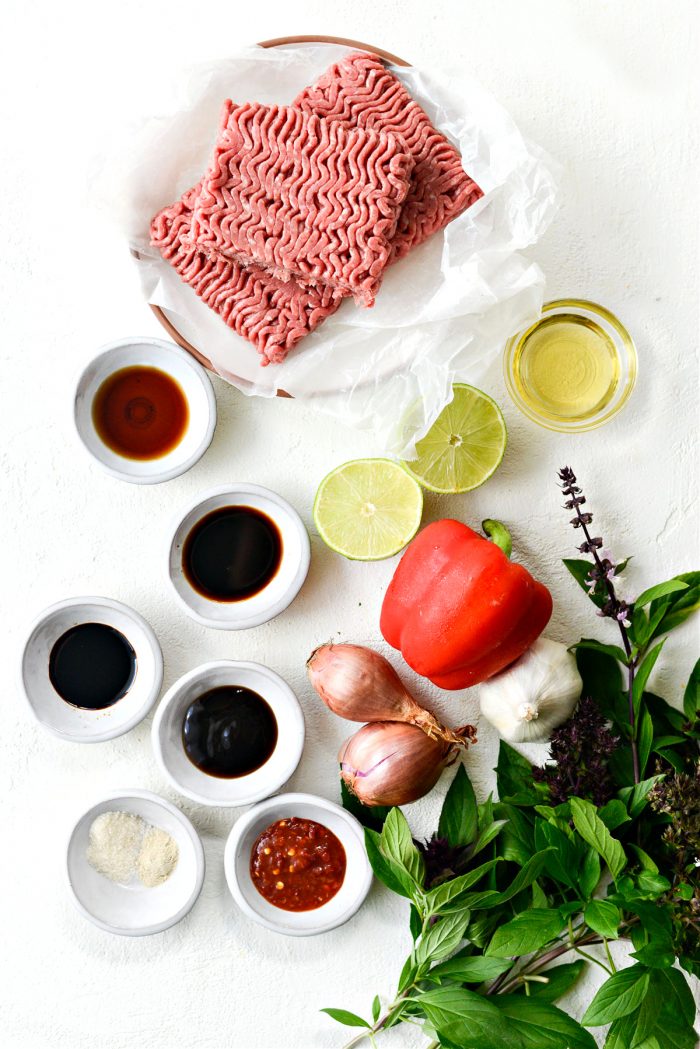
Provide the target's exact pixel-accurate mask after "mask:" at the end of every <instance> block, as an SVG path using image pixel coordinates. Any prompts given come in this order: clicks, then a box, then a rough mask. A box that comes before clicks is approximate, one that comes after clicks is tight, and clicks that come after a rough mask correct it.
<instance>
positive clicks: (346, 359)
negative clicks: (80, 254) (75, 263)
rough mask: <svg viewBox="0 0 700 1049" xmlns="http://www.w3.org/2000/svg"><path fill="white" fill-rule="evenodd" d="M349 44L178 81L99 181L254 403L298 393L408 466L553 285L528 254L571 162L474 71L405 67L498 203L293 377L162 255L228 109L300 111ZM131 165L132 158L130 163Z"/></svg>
mask: <svg viewBox="0 0 700 1049" xmlns="http://www.w3.org/2000/svg"><path fill="white" fill-rule="evenodd" d="M346 53H348V48H346V47H338V46H336V45H327V44H322V45H316V44H314V45H304V46H297V47H293V48H292V47H289V48H274V49H270V50H266V49H263V48H259V47H252V48H247V49H245V50H243V51H241V52H240V53H239V54H237V55H236V56H235V57H232V58H231V59H229V60H227V61H223V62H222V61H219V62H216V63H212V64H211V65H207V66H200V67H197V68H195V69H194V70H192V71H190V73H189V74H188V75H187V76H186V77H184V78H183V77H182V74H181V73H180V75H179V77H178V86H177V89H176V87H175V85H174V88H173V106H172V110H171V112H169V113H166V114H164V115H161V116H158V117H154V118H152V119H149V120H147V121H146V122H145V123H144V124H143V125H142V126H141V127H140V128H138V129H137V130H136V132H135V133H134V134H132V135H131V136H130V142H129V143H128V146H126V147H125V146H124V144H120V148H119V149H118V151H117V150H115V156H114V157H112V158H110V160H109V162H108V163H107V164H105V166H104V172H103V174H102V176H101V177H100V178H99V179H98V183H97V196H98V198H99V199H98V203H101V204H102V206H103V207H105V208H106V209H107V210H109V212H110V214H111V216H112V217H113V218H114V219H116V221H117V223H118V224H119V227H120V229H121V230H122V231H123V233H124V235H125V237H126V238H127V239H128V242H129V245H130V246H131V248H132V249H134V250H135V251H136V252H138V255H139V256H140V258H139V259H137V260H136V265H137V266H138V267H139V271H140V276H141V282H142V286H143V291H144V294H145V295H146V297H147V299H148V301H149V302H152V303H156V304H158V305H159V306H161V307H162V308H163V309H165V310H166V311H167V313H168V314H169V316H170V318H171V320H173V322H174V323H175V325H176V327H177V328H178V330H179V331H180V332H181V333H182V334H183V335H184V336H185V337H186V338H187V339H188V340H189V341H190V342H191V343H192V344H193V345H195V346H196V347H197V348H198V349H199V350H200V351H201V352H202V353H204V354H205V355H206V356H207V357H208V358H209V359H210V360H211V361H212V363H213V365H214V366H215V368H216V370H217V371H218V372H219V373H220V374H221V375H222V376H223V377H224V378H225V379H227V380H228V381H229V382H231V383H233V384H234V385H235V386H237V387H238V388H239V389H240V390H242V391H243V392H244V393H246V394H251V395H257V396H268V397H269V396H274V395H275V394H276V393H277V391H278V390H280V389H282V390H286V391H287V392H288V393H290V394H292V395H293V396H294V397H297V398H304V399H307V400H310V401H311V402H312V403H313V404H314V405H315V406H316V407H318V409H319V410H322V411H325V412H329V413H331V414H333V415H334V416H335V417H337V418H338V419H340V420H342V421H344V422H345V423H347V424H350V425H353V426H357V427H361V428H366V429H371V430H372V431H373V432H374V434H375V436H376V441H377V446H378V451H380V450H381V451H385V452H389V453H393V454H399V455H402V456H404V457H410V456H411V455H412V454H414V451H413V446H414V442H415V440H416V439H417V438H418V437H420V436H421V435H422V434H423V433H424V432H425V431H426V429H427V428H428V426H429V425H430V424H431V422H432V421H433V420H434V419H435V417H436V416H437V415H438V413H439V412H440V410H441V409H442V408H443V407H444V405H445V404H446V403H447V402H448V401H449V399H450V396H451V385H452V383H453V382H455V381H462V382H470V383H472V384H475V385H477V386H478V385H479V382H480V380H481V378H482V376H483V375H484V373H485V371H486V369H487V368H488V366H489V364H490V363H491V362H492V361H493V359H494V357H495V356H496V355H498V354H499V353H500V352H501V351H502V348H503V345H504V343H505V341H506V339H507V338H508V336H509V335H511V334H513V333H514V332H516V331H518V330H519V329H522V328H523V327H525V326H527V325H528V324H530V323H531V322H532V321H533V320H534V319H535V318H536V317H537V315H538V313H539V310H540V307H541V305H542V297H543V290H544V278H543V276H542V273H541V271H540V270H539V268H538V267H537V266H536V265H535V264H534V263H533V262H531V261H530V260H528V259H527V258H526V257H525V256H524V255H523V254H521V250H522V249H524V248H526V247H527V246H528V245H530V244H533V243H534V242H535V241H536V240H537V239H538V237H539V236H540V235H541V234H542V232H543V231H544V230H545V229H546V227H547V225H548V223H549V221H550V220H551V218H552V215H553V213H554V210H555V198H556V185H555V182H556V172H557V165H556V164H555V163H554V162H553V161H552V160H551V159H550V158H548V157H546V156H545V155H544V154H543V153H542V152H541V151H540V150H539V149H537V148H536V147H534V146H532V145H531V144H528V143H527V142H526V141H525V140H524V139H523V137H522V135H521V134H520V132H519V131H518V129H517V128H516V127H515V125H514V123H513V121H512V120H511V119H510V117H509V116H508V114H507V113H506V112H505V111H504V110H503V108H502V107H501V106H500V105H499V104H498V103H497V102H496V101H495V100H494V99H493V98H492V97H491V96H490V95H489V94H488V92H486V91H485V90H484V89H483V88H482V87H481V86H480V85H479V84H478V83H476V82H475V81H474V80H473V79H471V78H469V77H468V76H466V75H461V74H458V75H452V74H451V75H450V76H449V77H447V76H445V74H444V73H442V74H441V73H438V72H437V71H430V70H420V69H416V68H413V67H412V68H408V69H404V68H400V67H395V68H394V70H393V71H394V72H395V73H396V74H397V75H398V76H399V77H400V78H401V80H402V81H403V82H404V83H405V85H406V87H407V88H408V89H409V91H410V92H411V94H412V95H413V97H414V98H416V99H417V100H418V102H420V104H421V105H422V106H423V108H424V109H425V110H426V112H427V113H428V115H429V116H430V118H431V120H432V121H433V123H434V124H435V125H436V127H438V128H439V129H440V130H441V131H442V132H443V133H444V134H445V135H447V137H448V138H450V139H451V140H452V141H453V142H454V143H455V144H456V145H457V146H458V147H459V149H460V151H461V153H462V156H463V160H464V167H465V170H466V171H468V172H469V174H470V175H471V176H472V177H473V178H474V179H475V180H476V182H477V183H478V184H479V186H480V187H481V188H482V189H483V191H484V196H483V198H482V199H481V200H479V201H478V202H477V203H476V204H475V205H474V206H473V207H471V208H469V210H468V211H467V212H465V214H464V215H462V216H460V217H459V218H458V219H456V220H455V221H454V222H452V223H450V225H449V226H448V227H447V228H446V229H445V230H444V231H443V232H442V233H439V234H436V235H435V236H434V237H432V238H431V239H430V240H429V241H427V242H425V243H424V244H422V245H420V246H419V247H418V248H416V249H415V250H414V251H413V252H411V254H410V255H409V256H408V257H407V258H405V259H402V260H401V261H400V262H398V263H397V264H396V265H394V266H393V267H391V268H390V269H389V270H388V271H387V273H386V276H385V278H384V282H383V285H382V288H381V291H380V293H379V296H378V298H377V302H376V305H375V306H374V307H373V308H371V309H363V308H361V307H358V306H356V305H355V304H354V303H353V302H352V301H351V300H348V301H346V302H344V303H343V305H342V306H341V308H340V310H339V311H338V312H337V313H336V314H335V315H334V316H332V317H330V318H329V319H328V320H327V321H326V322H325V323H324V324H323V325H321V327H320V328H319V329H318V330H317V331H316V332H314V333H313V334H312V335H310V336H308V337H307V338H306V339H304V340H303V341H302V342H301V343H300V344H299V345H298V347H297V348H296V349H295V350H294V351H293V352H292V353H291V354H290V356H289V358H288V359H287V360H286V361H285V362H284V364H282V365H270V366H268V367H266V368H262V367H261V366H260V364H259V363H258V362H259V357H258V354H257V353H256V352H255V350H254V348H253V347H252V346H251V345H250V344H249V343H248V342H246V340H244V339H243V338H241V337H240V336H238V335H237V334H236V333H235V332H233V331H232V330H231V329H230V328H228V327H227V325H226V324H224V322H223V321H222V320H221V319H220V318H219V317H218V316H217V315H216V314H215V313H214V312H213V311H212V310H210V309H209V308H208V307H207V306H205V305H204V303H202V302H201V301H200V300H199V299H198V298H197V296H196V295H195V293H194V292H193V291H192V289H191V288H189V287H187V286H186V285H185V284H183V283H182V281H181V280H180V278H179V277H178V275H177V274H176V273H175V271H174V270H172V269H171V268H170V267H169V266H168V265H167V264H166V263H165V262H163V260H162V259H161V257H160V255H159V254H158V253H157V252H156V251H155V250H154V249H152V248H150V247H149V244H148V228H149V223H150V220H151V217H152V216H153V215H154V214H155V212H156V211H158V210H159V209H160V208H161V207H163V206H165V205H166V204H169V203H171V202H172V201H174V200H176V199H177V198H178V197H179V196H180V195H181V194H182V193H183V192H184V191H185V190H186V189H188V188H189V187H190V186H192V185H194V183H195V182H196V181H197V180H198V179H199V178H200V177H201V175H202V174H203V172H204V170H205V168H206V166H207V163H208V159H209V154H210V152H211V149H212V146H213V142H214V137H215V133H216V128H217V123H218V116H219V109H220V106H221V103H222V102H223V100H224V99H226V98H232V99H233V100H234V101H237V102H243V101H248V100H253V101H259V102H264V103H272V102H277V103H281V104H284V103H290V102H291V101H292V100H293V99H294V97H295V96H296V95H297V94H298V92H299V91H300V90H301V89H302V88H303V87H304V86H305V85H306V84H309V83H311V82H312V81H313V80H315V79H316V78H317V77H318V76H319V75H320V74H321V73H322V72H323V71H324V70H325V69H326V68H327V67H328V66H329V65H330V64H331V63H332V62H334V61H336V60H337V59H338V58H339V57H341V56H342V55H343V54H346ZM120 157H121V158H125V157H128V158H129V159H128V160H126V161H125V160H123V159H119V158H120Z"/></svg>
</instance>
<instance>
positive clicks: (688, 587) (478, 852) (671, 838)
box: [325, 468, 700, 1049]
mask: <svg viewBox="0 0 700 1049" xmlns="http://www.w3.org/2000/svg"><path fill="white" fill-rule="evenodd" d="M560 480H561V483H562V485H563V486H564V490H565V495H566V498H567V504H569V503H570V502H571V501H572V500H573V501H574V505H573V506H569V505H567V509H574V511H575V515H576V516H575V519H574V520H575V521H578V522H579V523H578V525H576V527H578V528H580V529H582V530H583V534H584V535H585V541H584V543H583V544H582V549H581V552H583V553H588V554H589V555H591V556H592V559H593V563H591V561H582V560H581V561H579V560H576V561H566V562H565V564H566V565H567V568H568V569H569V570H570V571H571V573H572V574H573V575H574V577H575V578H576V579H577V581H578V582H579V583H580V584H581V586H582V587H583V588H584V589H585V590H586V591H587V592H588V594H589V596H590V598H591V600H592V601H593V603H594V604H595V605H596V607H597V610H598V612H599V613H601V614H602V615H603V616H604V617H605V618H609V619H611V620H614V621H615V624H616V629H617V631H618V632H619V634H620V638H621V641H622V647H618V646H614V645H607V644H602V643H600V642H598V641H594V640H590V639H584V640H582V641H581V642H580V643H579V644H578V645H577V646H575V648H576V657H577V663H578V667H579V671H580V673H581V677H582V680H583V691H582V698H583V701H582V702H581V703H580V704H579V708H578V709H577V711H576V712H575V713H574V715H573V717H572V718H571V720H570V721H569V722H568V723H566V724H565V725H563V726H561V728H560V729H559V730H558V732H557V734H556V737H555V738H554V741H553V746H552V754H551V759H552V760H551V762H550V763H549V764H548V765H547V766H546V767H545V770H544V771H543V770H539V769H533V768H532V767H531V765H530V763H529V762H528V761H527V760H526V759H525V758H524V757H523V756H522V755H520V754H519V753H518V752H517V751H516V750H514V749H513V748H512V747H510V746H509V745H508V744H506V743H505V742H503V741H502V742H501V745H500V751H499V756H498V764H497V768H496V783H497V792H498V800H497V801H495V800H494V799H493V798H492V797H489V798H488V799H487V800H486V801H485V802H482V803H479V802H478V801H477V798H476V797H475V794H474V790H473V788H472V785H471V783H470V780H469V777H468V776H467V773H466V771H465V769H464V767H463V766H460V767H459V768H458V769H457V772H456V774H455V776H454V778H453V780H452V783H451V785H450V788H449V790H448V792H447V795H446V797H445V801H444V804H443V807H442V811H441V814H440V818H439V823H438V827H437V830H436V833H435V835H433V837H432V838H431V840H430V841H429V842H427V843H425V844H423V845H421V844H420V843H418V842H416V841H414V839H413V837H412V834H411V831H410V828H409V825H408V822H407V820H406V818H405V816H404V815H403V813H402V812H401V811H400V810H399V809H391V810H390V811H388V812H387V811H386V810H368V809H364V808H363V807H362V806H360V805H359V803H358V802H357V799H354V798H352V797H350V796H348V795H347V794H345V795H344V803H345V804H346V806H347V807H348V808H350V809H351V810H352V811H354V812H355V814H356V815H358V816H359V817H360V818H361V819H362V821H363V822H364V824H365V840H366V847H367V854H368V857H369V860H370V863H371V865H372V868H373V870H374V873H375V875H376V877H377V878H378V879H379V880H380V881H381V882H383V883H384V885H386V886H387V887H388V888H389V889H390V890H392V892H394V893H396V894H397V895H399V896H402V897H404V898H405V899H406V900H407V901H408V902H409V931H410V938H411V941H412V946H411V949H410V953H409V954H408V957H407V958H406V960H405V962H404V964H403V968H402V970H401V973H400V975H399V978H398V983H397V986H396V990H395V992H394V994H393V995H392V996H391V998H390V999H389V1000H388V1001H387V1002H384V1003H383V1000H382V999H380V997H379V996H377V997H375V999H374V1001H373V1003H372V1007H371V1018H369V1019H364V1018H362V1017H360V1016H357V1015H355V1014H354V1013H350V1012H347V1011H346V1010H343V1009H326V1010H325V1012H327V1013H328V1014H329V1015H330V1016H331V1017H333V1018H334V1019H335V1020H337V1021H339V1022H340V1023H342V1024H346V1025H349V1026H351V1027H356V1028H358V1029H360V1030H359V1032H358V1034H357V1035H356V1037H354V1038H353V1039H352V1040H351V1041H350V1042H348V1043H347V1047H346V1049H350V1047H351V1046H355V1045H358V1044H360V1043H361V1042H362V1041H363V1040H364V1039H369V1040H370V1041H371V1042H372V1043H374V1042H375V1039H376V1036H377V1035H378V1034H379V1033H380V1032H382V1031H384V1030H388V1029H389V1028H391V1027H394V1026H396V1025H397V1024H400V1023H413V1024H419V1025H420V1026H421V1027H422V1029H423V1032H424V1033H425V1035H426V1037H427V1038H428V1039H430V1042H429V1046H428V1049H437V1047H438V1046H444V1047H445V1049H595V1045H596V1043H595V1041H594V1039H593V1036H592V1034H591V1033H590V1031H589V1030H588V1029H589V1028H599V1027H603V1026H608V1025H609V1026H608V1030H607V1035H606V1038H605V1047H606V1049H696V1047H697V1045H698V1044H699V1043H698V1035H697V1032H696V1030H695V1028H694V1022H695V1017H696V1010H695V1003H694V999H693V995H692V992H691V990H690V987H689V984H688V978H689V977H690V978H693V977H698V976H700V855H699V854H698V843H699V840H700V768H699V765H698V741H699V740H700V663H698V664H696V666H695V669H694V670H693V672H692V674H691V675H690V679H689V681H688V685H687V688H686V690H685V695H684V697H683V708H682V710H680V709H677V708H676V707H674V706H671V705H670V704H668V703H667V702H666V701H665V700H663V699H662V698H661V697H659V696H657V695H655V694H654V693H652V692H649V691H647V684H648V681H649V676H650V674H651V671H652V669H653V666H654V664H655V662H656V660H657V658H658V655H659V652H660V651H661V647H662V645H663V644H664V640H665V636H666V635H667V634H668V633H669V632H670V631H671V630H672V629H674V628H675V627H677V626H679V625H680V624H681V623H682V622H684V621H685V620H686V619H687V618H688V617H689V616H690V615H691V614H692V612H694V611H695V610H696V609H697V608H698V607H700V572H691V573H686V574H684V575H681V576H677V577H676V578H674V579H672V580H669V581H668V582H666V583H661V584H659V585H658V586H654V587H651V588H650V589H649V590H646V591H645V592H644V593H643V594H641V595H640V596H639V597H638V598H637V600H636V601H634V602H625V601H622V600H621V599H620V598H619V597H618V595H617V593H616V590H615V586H616V581H617V580H618V579H619V574H620V572H621V570H622V567H623V566H620V565H615V564H614V562H613V561H612V558H611V557H608V556H601V549H602V540H601V539H598V538H597V537H592V536H591V535H590V532H589V531H588V526H589V524H590V523H591V521H592V515H591V514H590V513H589V512H588V511H586V512H584V511H582V510H581V506H582V505H583V504H584V503H585V499H584V497H583V495H582V493H581V491H580V489H579V487H578V485H577V482H576V478H575V476H574V475H573V473H572V472H571V471H570V470H569V469H568V468H566V469H565V470H563V471H561V472H560ZM596 740H597V741H598V744H599V745H598V746H596ZM601 791H602V793H601ZM619 938H625V939H627V940H629V941H630V943H631V947H632V951H631V954H630V957H629V958H628V959H627V961H626V963H625V966H624V967H623V968H619V969H618V968H617V967H616V965H615V962H614V960H613V953H612V951H611V950H610V943H611V941H614V940H617V939H619ZM591 948H594V951H593V953H591ZM591 965H595V966H599V967H600V968H602V969H604V970H605V973H606V977H607V978H606V980H605V982H604V983H603V985H602V986H601V987H600V988H599V990H598V991H597V992H596V994H595V995H594V996H593V998H592V1000H591V1002H590V1004H589V1005H588V1008H587V1009H586V1011H585V1013H584V1015H583V1017H582V1019H581V1021H580V1022H578V1021H577V1020H575V1019H574V1018H573V1017H571V1016H569V1015H568V1014H567V1013H566V1012H565V1011H564V1010H563V1009H561V1008H559V1007H558V1006H557V1005H556V1004H555V1003H556V1002H557V1001H558V1000H559V999H560V998H562V997H563V996H564V995H565V994H566V993H567V992H568V991H569V990H570V989H571V988H572V987H573V985H574V984H575V983H576V981H577V980H578V979H579V978H580V976H581V974H582V972H583V971H584V970H585V969H586V968H587V967H589V966H591Z"/></svg>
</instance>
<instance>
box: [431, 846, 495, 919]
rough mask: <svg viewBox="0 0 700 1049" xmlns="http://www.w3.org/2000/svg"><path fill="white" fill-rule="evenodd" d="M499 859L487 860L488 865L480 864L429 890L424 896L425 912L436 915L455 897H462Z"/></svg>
mask: <svg viewBox="0 0 700 1049" xmlns="http://www.w3.org/2000/svg"><path fill="white" fill-rule="evenodd" d="M500 862H501V861H500V858H496V859H494V860H489V861H488V863H482V864H481V866H480V867H475V868H474V870H472V871H467V873H466V874H460V875H459V877H457V878H450V879H449V881H443V882H442V883H441V884H440V885H438V886H437V887H436V888H434V889H431V890H430V892H429V893H427V894H426V897H425V902H426V910H427V912H428V913H429V914H435V913H437V912H438V911H439V910H440V909H441V908H442V907H445V906H446V905H447V904H448V903H451V902H452V901H453V900H454V899H455V898H456V897H459V896H461V895H462V893H464V892H466V890H467V889H469V888H471V886H472V885H476V883H477V882H478V881H480V880H481V878H483V876H484V875H485V874H486V873H487V872H488V871H490V870H491V869H492V868H493V867H495V865H496V864H497V863H500Z"/></svg>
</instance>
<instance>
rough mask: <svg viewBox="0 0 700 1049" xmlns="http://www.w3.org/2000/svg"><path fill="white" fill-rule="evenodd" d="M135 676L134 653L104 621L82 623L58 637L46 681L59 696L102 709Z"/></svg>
mask: <svg viewBox="0 0 700 1049" xmlns="http://www.w3.org/2000/svg"><path fill="white" fill-rule="evenodd" d="M135 675H136V653H135V652H134V649H133V648H132V646H131V644H130V643H129V642H128V641H127V639H126V638H125V637H124V635H123V634H122V633H120V632H119V631H118V630H115V629H114V627H111V626H107V624H106V623H81V624H79V625H78V626H74V627H72V628H71V629H70V630H67V631H66V632H65V634H62V635H61V637H59V639H58V641H56V642H55V644H54V646H53V648H52V649H51V654H50V656H49V680H50V681H51V684H52V685H53V687H54V688H55V689H56V692H58V694H59V696H60V697H61V699H63V700H65V701H66V703H70V704H71V706H73V707H81V708H82V709H84V710H104V709H106V708H107V707H111V706H112V705H113V704H114V703H116V702H117V701H118V700H120V699H122V698H123V697H124V696H125V695H126V693H127V692H128V691H129V689H130V688H131V685H132V682H133V680H134V677H135Z"/></svg>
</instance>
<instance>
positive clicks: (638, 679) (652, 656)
mask: <svg viewBox="0 0 700 1049" xmlns="http://www.w3.org/2000/svg"><path fill="white" fill-rule="evenodd" d="M665 644H666V638H664V640H663V641H659V643H658V644H657V645H654V647H653V648H652V649H651V651H650V652H647V654H646V655H645V657H644V659H643V660H642V662H641V663H640V664H639V666H638V667H637V672H636V674H635V675H634V683H633V685H632V700H633V702H634V712H635V714H638V713H639V709H640V707H641V704H642V695H643V693H644V689H645V688H646V687H647V681H648V680H649V676H650V674H651V672H652V670H653V669H654V664H655V663H656V660H657V659H658V658H659V656H660V655H661V649H662V648H663V647H664V645H665Z"/></svg>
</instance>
